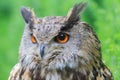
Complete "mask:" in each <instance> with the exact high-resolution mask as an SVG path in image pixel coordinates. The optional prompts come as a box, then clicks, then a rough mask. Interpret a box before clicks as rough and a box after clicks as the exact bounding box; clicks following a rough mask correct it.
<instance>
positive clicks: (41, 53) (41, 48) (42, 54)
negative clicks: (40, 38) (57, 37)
mask: <svg viewBox="0 0 120 80" xmlns="http://www.w3.org/2000/svg"><path fill="white" fill-rule="evenodd" d="M44 49H45V44H44V43H42V44H41V45H40V55H41V57H42V58H43V56H44Z"/></svg>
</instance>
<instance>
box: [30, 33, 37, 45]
mask: <svg viewBox="0 0 120 80" xmlns="http://www.w3.org/2000/svg"><path fill="white" fill-rule="evenodd" d="M31 41H32V42H33V43H34V44H35V43H37V41H36V39H35V37H34V36H33V34H31Z"/></svg>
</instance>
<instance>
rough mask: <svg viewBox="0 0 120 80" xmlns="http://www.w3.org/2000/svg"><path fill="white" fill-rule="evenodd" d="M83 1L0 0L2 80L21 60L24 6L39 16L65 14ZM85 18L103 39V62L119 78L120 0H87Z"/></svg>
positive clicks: (117, 79)
mask: <svg viewBox="0 0 120 80" xmlns="http://www.w3.org/2000/svg"><path fill="white" fill-rule="evenodd" d="M83 1H85V0H83ZM78 2H80V0H0V28H1V29H0V80H7V78H8V75H9V72H10V70H11V68H12V67H13V66H14V65H15V64H16V63H17V62H18V50H19V44H20V39H21V36H22V32H23V29H24V24H25V23H24V21H23V19H22V17H21V14H20V7H21V6H29V7H31V8H34V11H35V12H36V15H37V16H39V17H44V16H53V15H66V13H67V11H68V10H69V9H70V8H71V7H72V6H73V5H74V4H75V3H78ZM86 2H87V8H86V10H85V11H84V12H83V14H82V18H81V19H82V20H84V21H86V22H88V23H89V24H90V25H91V26H93V29H94V30H95V31H96V33H97V34H98V36H99V38H100V40H101V46H102V56H103V60H104V63H105V64H106V65H107V66H108V67H109V68H110V69H111V71H112V72H113V75H114V79H115V80H119V79H120V30H119V29H120V0H86Z"/></svg>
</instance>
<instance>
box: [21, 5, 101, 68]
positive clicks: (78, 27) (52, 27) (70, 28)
mask: <svg viewBox="0 0 120 80" xmlns="http://www.w3.org/2000/svg"><path fill="white" fill-rule="evenodd" d="M84 6H85V4H84V3H80V4H76V5H75V6H74V7H73V8H72V9H71V10H70V11H69V12H68V14H67V16H49V17H43V18H38V17H36V16H35V13H34V11H33V10H31V9H30V8H26V7H22V8H21V14H22V16H23V19H24V21H25V23H26V26H25V29H24V33H23V36H22V40H21V45H20V49H19V58H20V59H19V60H20V63H21V64H22V66H25V67H26V66H29V68H35V66H36V65H37V66H40V67H41V68H44V67H46V68H47V69H64V68H66V67H68V68H71V69H74V68H77V67H81V69H82V67H86V68H87V67H88V65H96V63H98V62H97V61H99V60H101V55H100V41H99V39H98V38H97V36H96V34H95V32H94V31H93V29H92V28H91V27H90V26H89V25H88V24H86V23H85V22H83V21H81V20H80V17H79V16H80V12H81V11H82V10H83V8H84ZM89 67H90V66H89Z"/></svg>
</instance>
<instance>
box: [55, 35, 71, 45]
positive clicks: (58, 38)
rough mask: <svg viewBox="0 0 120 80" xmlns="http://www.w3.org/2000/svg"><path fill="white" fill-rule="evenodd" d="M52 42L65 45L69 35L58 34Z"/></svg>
mask: <svg viewBox="0 0 120 80" xmlns="http://www.w3.org/2000/svg"><path fill="white" fill-rule="evenodd" d="M54 40H55V41H56V42H58V43H61V44H63V43H66V42H67V41H68V40H69V35H68V34H66V33H59V34H58V35H57V36H56V37H55V38H54Z"/></svg>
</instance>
